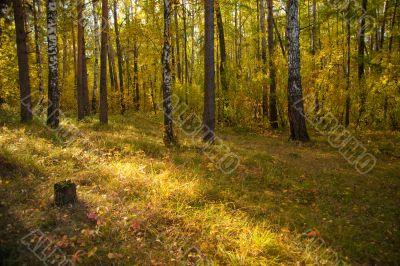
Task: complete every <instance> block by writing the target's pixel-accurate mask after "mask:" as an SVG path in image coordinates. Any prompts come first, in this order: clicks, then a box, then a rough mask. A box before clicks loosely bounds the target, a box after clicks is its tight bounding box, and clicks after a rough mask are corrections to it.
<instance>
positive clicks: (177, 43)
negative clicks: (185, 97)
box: [174, 6, 182, 83]
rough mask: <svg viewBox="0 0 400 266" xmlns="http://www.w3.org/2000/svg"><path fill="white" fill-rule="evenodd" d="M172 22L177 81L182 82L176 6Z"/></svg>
mask: <svg viewBox="0 0 400 266" xmlns="http://www.w3.org/2000/svg"><path fill="white" fill-rule="evenodd" d="M174 22H175V43H176V71H177V75H178V79H179V81H180V82H181V83H182V69H181V52H180V45H179V22H178V8H177V6H175V8H174Z"/></svg>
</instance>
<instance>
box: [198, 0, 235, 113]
mask: <svg viewBox="0 0 400 266" xmlns="http://www.w3.org/2000/svg"><path fill="white" fill-rule="evenodd" d="M215 14H216V17H217V26H218V37H219V49H220V54H221V63H220V67H219V71H220V75H221V77H220V78H221V86H222V105H221V108H222V111H221V114H220V116H221V117H222V119H224V117H225V115H224V110H225V107H227V104H228V102H227V99H226V94H227V92H228V81H227V79H226V73H225V66H226V48H225V35H224V25H223V23H222V14H221V8H220V6H219V1H218V0H215ZM192 64H193V62H192ZM217 80H218V79H217Z"/></svg>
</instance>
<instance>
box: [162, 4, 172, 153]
mask: <svg viewBox="0 0 400 266" xmlns="http://www.w3.org/2000/svg"><path fill="white" fill-rule="evenodd" d="M171 11H172V10H171V0H164V49H163V58H162V62H163V107H164V143H165V145H167V146H170V145H173V144H174V143H175V137H174V132H173V128H172V123H173V121H172V99H171V95H172V85H171V67H170V63H169V61H170V52H171V46H170V38H171V36H170V24H171Z"/></svg>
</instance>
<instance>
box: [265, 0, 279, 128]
mask: <svg viewBox="0 0 400 266" xmlns="http://www.w3.org/2000/svg"><path fill="white" fill-rule="evenodd" d="M267 1H268V2H267V4H268V52H269V79H270V86H269V123H270V125H271V127H272V128H275V129H276V128H278V111H277V109H276V70H275V62H274V60H275V46H274V17H273V2H272V0H267Z"/></svg>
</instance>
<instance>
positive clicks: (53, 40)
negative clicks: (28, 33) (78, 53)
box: [47, 0, 60, 128]
mask: <svg viewBox="0 0 400 266" xmlns="http://www.w3.org/2000/svg"><path fill="white" fill-rule="evenodd" d="M47 44H48V50H47V51H48V53H47V54H48V65H49V81H48V107H47V125H49V126H50V127H52V128H57V127H58V124H59V122H60V120H59V113H60V110H59V92H58V58H57V4H56V0H47Z"/></svg>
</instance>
